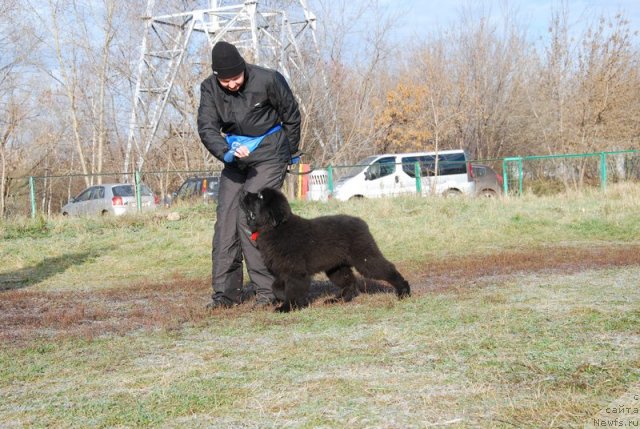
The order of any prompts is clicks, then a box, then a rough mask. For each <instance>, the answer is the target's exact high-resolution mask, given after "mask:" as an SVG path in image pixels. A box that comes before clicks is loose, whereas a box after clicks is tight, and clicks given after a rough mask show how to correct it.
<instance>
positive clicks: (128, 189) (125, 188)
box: [113, 185, 134, 197]
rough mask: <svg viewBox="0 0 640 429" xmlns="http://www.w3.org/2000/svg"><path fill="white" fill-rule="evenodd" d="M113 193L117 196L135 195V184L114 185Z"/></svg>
mask: <svg viewBox="0 0 640 429" xmlns="http://www.w3.org/2000/svg"><path fill="white" fill-rule="evenodd" d="M113 195H114V196H115V197H133V196H134V192H133V186H131V185H120V186H114V187H113Z"/></svg>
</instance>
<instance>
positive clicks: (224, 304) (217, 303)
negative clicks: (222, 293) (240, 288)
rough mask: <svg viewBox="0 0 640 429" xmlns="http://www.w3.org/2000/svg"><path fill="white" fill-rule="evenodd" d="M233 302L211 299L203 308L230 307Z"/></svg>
mask: <svg viewBox="0 0 640 429" xmlns="http://www.w3.org/2000/svg"><path fill="white" fill-rule="evenodd" d="M232 305H233V304H231V303H230V302H227V301H224V300H222V299H213V300H211V302H210V303H209V304H207V305H206V306H205V307H204V308H205V309H207V310H215V309H217V308H230V307H231V306H232Z"/></svg>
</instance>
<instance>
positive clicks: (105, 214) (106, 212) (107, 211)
mask: <svg viewBox="0 0 640 429" xmlns="http://www.w3.org/2000/svg"><path fill="white" fill-rule="evenodd" d="M100 214H101V215H102V216H108V215H109V210H102V211H101V212H100Z"/></svg>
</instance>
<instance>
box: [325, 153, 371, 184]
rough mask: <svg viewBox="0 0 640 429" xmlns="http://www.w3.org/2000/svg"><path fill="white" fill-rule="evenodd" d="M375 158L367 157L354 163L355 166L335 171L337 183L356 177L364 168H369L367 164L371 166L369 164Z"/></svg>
mask: <svg viewBox="0 0 640 429" xmlns="http://www.w3.org/2000/svg"><path fill="white" fill-rule="evenodd" d="M376 158H377V156H375V155H374V156H368V157H366V158H365V159H362V160H360V161H358V162H357V163H356V165H351V166H349V167H345V168H341V169H336V170H335V172H336V175H337V176H339V179H338V181H345V180H347V179H350V178H352V177H354V176H356V175H358V174H359V173H361V172H362V171H363V170H364V169H365V168H366V167H368V166H369V164H371V162H372V161H373V160H374V159H376Z"/></svg>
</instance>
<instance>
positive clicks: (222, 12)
mask: <svg viewBox="0 0 640 429" xmlns="http://www.w3.org/2000/svg"><path fill="white" fill-rule="evenodd" d="M267 1H268V0H267ZM167 3H170V4H171V3H173V4H175V3H177V2H175V3H174V2H171V1H169V2H167ZM183 3H185V2H183ZM186 3H187V6H186V7H185V9H186V8H189V6H188V3H197V2H186ZM271 3H273V4H275V3H276V2H275V1H271ZM280 3H281V4H282V3H283V2H282V1H280ZM287 3H288V4H289V5H290V6H289V7H288V8H287V10H284V9H276V8H274V7H263V6H261V5H260V4H259V2H258V1H257V0H246V1H244V2H242V3H238V2H236V3H232V2H229V1H224V0H210V1H209V5H208V7H207V8H204V9H194V10H188V11H184V10H164V12H166V13H162V14H158V15H154V9H155V6H156V5H155V0H147V7H146V13H145V16H144V17H143V20H144V26H145V28H144V35H143V39H142V47H141V49H140V52H141V53H140V59H139V63H138V69H137V78H136V85H135V90H134V98H133V103H132V110H131V119H130V122H129V136H128V140H127V145H126V148H125V154H124V166H123V167H124V170H123V171H124V172H125V173H126V172H128V171H129V170H130V169H131V168H135V169H137V170H138V171H139V170H141V169H142V167H143V165H144V162H145V158H146V156H147V154H148V153H149V150H150V149H151V148H152V147H153V144H154V139H155V137H156V134H157V131H158V128H159V125H160V120H161V118H162V116H163V113H164V112H165V108H166V106H167V102H168V101H169V98H170V96H171V91H172V89H173V87H174V82H175V80H176V77H177V75H178V71H179V70H180V67H181V65H182V64H183V62H184V59H185V57H187V56H188V55H189V54H190V53H193V51H194V47H193V46H192V42H193V39H194V37H193V36H194V35H195V34H198V35H204V36H205V37H204V38H202V37H201V38H200V39H205V40H206V41H207V43H208V46H209V48H212V47H213V45H214V44H215V43H216V42H218V40H221V39H223V38H224V39H225V40H227V41H229V42H232V43H234V44H235V45H236V46H237V47H238V49H239V50H240V51H241V53H242V54H243V56H244V57H245V58H246V59H247V60H248V61H249V62H252V63H254V64H259V65H262V66H265V67H270V68H275V69H277V70H279V71H280V72H281V73H283V75H284V76H285V77H287V78H288V79H292V78H293V77H294V76H295V75H298V76H299V75H300V74H304V73H306V71H307V70H308V65H307V64H306V61H305V60H306V59H307V58H306V56H307V55H308V53H309V52H313V53H314V54H317V51H318V48H317V41H316V36H315V23H316V18H315V15H314V14H313V13H312V12H311V11H310V10H309V7H308V4H307V0H299V1H298V2H295V1H289V2H287ZM209 51H210V49H209ZM301 80H304V79H301ZM134 164H135V165H134Z"/></svg>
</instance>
